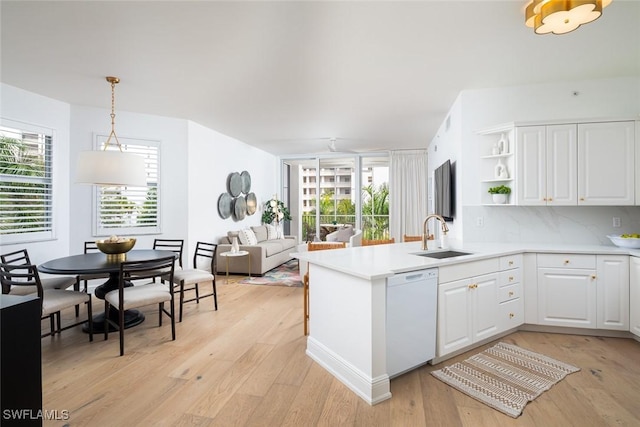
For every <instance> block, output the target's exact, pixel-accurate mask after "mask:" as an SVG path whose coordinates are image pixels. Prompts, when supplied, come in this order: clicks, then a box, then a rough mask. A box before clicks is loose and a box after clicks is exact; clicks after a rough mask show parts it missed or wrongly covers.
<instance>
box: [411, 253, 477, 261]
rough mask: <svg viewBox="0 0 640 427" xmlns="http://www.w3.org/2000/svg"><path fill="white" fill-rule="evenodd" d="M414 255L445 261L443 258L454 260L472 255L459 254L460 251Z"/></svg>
mask: <svg viewBox="0 0 640 427" xmlns="http://www.w3.org/2000/svg"><path fill="white" fill-rule="evenodd" d="M413 255H418V256H424V257H427V258H437V259H443V258H453V257H457V256H463V255H471V253H470V252H459V251H440V252H435V251H434V252H418V253H414V254H413Z"/></svg>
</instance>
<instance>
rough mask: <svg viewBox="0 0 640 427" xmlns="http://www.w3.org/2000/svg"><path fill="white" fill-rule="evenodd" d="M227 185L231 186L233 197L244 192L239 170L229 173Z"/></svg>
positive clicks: (230, 191)
mask: <svg viewBox="0 0 640 427" xmlns="http://www.w3.org/2000/svg"><path fill="white" fill-rule="evenodd" d="M227 186H228V187H229V193H230V194H231V195H232V196H233V197H237V196H239V195H240V193H241V192H242V178H241V177H240V174H239V173H238V172H233V173H230V174H229V177H228V182H227Z"/></svg>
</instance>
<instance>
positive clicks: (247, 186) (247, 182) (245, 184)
mask: <svg viewBox="0 0 640 427" xmlns="http://www.w3.org/2000/svg"><path fill="white" fill-rule="evenodd" d="M240 179H241V180H242V192H243V193H244V194H249V191H251V175H250V174H249V172H247V171H242V173H240Z"/></svg>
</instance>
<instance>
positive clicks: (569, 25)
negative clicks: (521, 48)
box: [525, 0, 612, 34]
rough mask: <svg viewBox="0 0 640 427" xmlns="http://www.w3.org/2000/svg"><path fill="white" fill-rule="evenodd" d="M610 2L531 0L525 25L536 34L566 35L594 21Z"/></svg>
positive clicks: (608, 0) (603, 0)
mask: <svg viewBox="0 0 640 427" xmlns="http://www.w3.org/2000/svg"><path fill="white" fill-rule="evenodd" d="M611 1H612V0H531V1H530V2H529V4H527V7H526V9H525V24H526V26H527V27H531V28H533V29H534V31H535V33H536V34H549V33H553V34H566V33H568V32H571V31H573V30H575V29H576V28H578V27H579V26H580V25H582V24H587V23H589V22H591V21H595V20H596V19H598V18H599V17H600V16H601V15H602V9H604V8H605V7H607V6H608V5H609V4H610V3H611Z"/></svg>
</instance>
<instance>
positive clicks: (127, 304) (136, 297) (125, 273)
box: [104, 256, 176, 356]
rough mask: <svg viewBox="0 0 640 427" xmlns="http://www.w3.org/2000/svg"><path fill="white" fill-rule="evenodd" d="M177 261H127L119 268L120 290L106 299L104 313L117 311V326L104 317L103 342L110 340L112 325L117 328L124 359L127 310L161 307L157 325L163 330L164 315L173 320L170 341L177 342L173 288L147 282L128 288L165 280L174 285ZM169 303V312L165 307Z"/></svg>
mask: <svg viewBox="0 0 640 427" xmlns="http://www.w3.org/2000/svg"><path fill="white" fill-rule="evenodd" d="M175 263H176V258H175V257H174V256H169V257H164V258H158V259H155V260H148V261H125V262H123V263H121V264H120V273H119V279H118V289H115V290H113V291H111V292H108V293H107V294H106V295H105V297H104V312H105V313H109V310H110V307H112V306H113V307H114V308H115V309H117V310H118V322H117V323H116V322H114V321H113V320H111V319H110V318H109V316H105V318H104V339H105V340H106V339H108V338H109V325H113V326H115V327H116V328H118V330H119V332H120V356H122V355H124V312H125V310H129V309H133V308H138V307H143V306H147V305H152V304H158V312H159V313H158V325H159V326H162V314H163V313H164V314H166V315H167V316H169V318H170V319H171V339H172V340H175V339H176V322H175V309H174V296H173V286H167V285H165V284H162V283H154V282H150V283H149V282H148V283H144V284H136V285H135V286H129V287H127V284H128V283H130V282H132V281H134V280H136V281H140V280H142V281H145V282H146V281H148V280H153V279H156V278H162V277H166V278H167V280H169V281H170V283H172V282H173V273H174V270H175ZM165 302H169V309H168V310H167V309H166V308H165V306H164V303H165Z"/></svg>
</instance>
